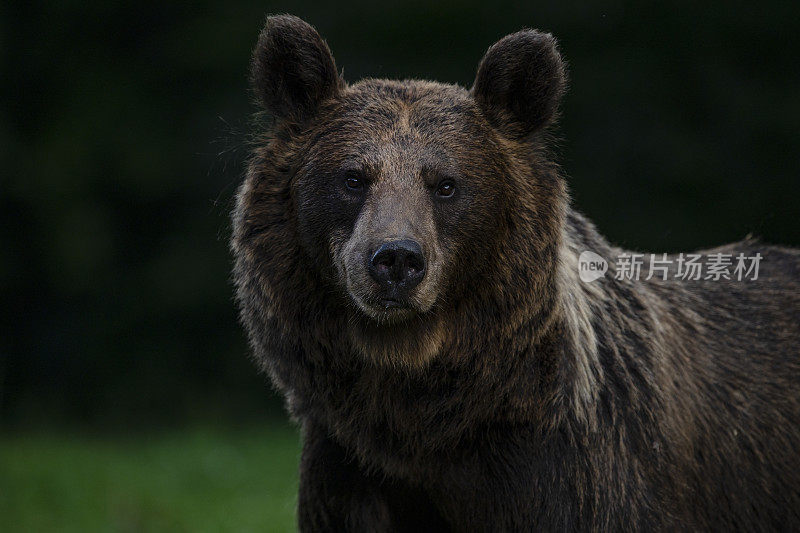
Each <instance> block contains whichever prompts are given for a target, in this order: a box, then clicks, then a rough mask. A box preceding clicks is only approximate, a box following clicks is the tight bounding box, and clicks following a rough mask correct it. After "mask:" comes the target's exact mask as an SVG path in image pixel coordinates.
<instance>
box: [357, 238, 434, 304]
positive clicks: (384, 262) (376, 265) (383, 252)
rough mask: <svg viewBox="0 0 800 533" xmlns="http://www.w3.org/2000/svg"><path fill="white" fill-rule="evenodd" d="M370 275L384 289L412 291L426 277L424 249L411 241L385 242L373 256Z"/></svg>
mask: <svg viewBox="0 0 800 533" xmlns="http://www.w3.org/2000/svg"><path fill="white" fill-rule="evenodd" d="M369 273H370V275H371V276H372V277H373V279H375V281H377V282H378V283H379V284H380V285H381V286H382V287H384V288H387V287H392V286H393V287H396V288H398V289H402V290H406V291H407V290H411V289H413V288H414V287H416V286H417V285H419V283H420V282H421V281H422V278H423V277H424V276H425V257H424V256H423V255H422V248H421V247H420V245H419V243H417V242H416V241H413V240H410V239H404V240H399V241H390V242H385V243H383V244H382V245H381V246H379V247H378V249H377V250H376V251H375V253H374V254H373V256H372V259H371V260H370V264H369Z"/></svg>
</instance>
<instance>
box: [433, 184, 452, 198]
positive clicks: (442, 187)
mask: <svg viewBox="0 0 800 533" xmlns="http://www.w3.org/2000/svg"><path fill="white" fill-rule="evenodd" d="M455 192H456V184H455V183H453V182H452V181H450V180H444V181H442V182H441V183H439V185H438V186H437V187H436V196H439V197H440V198H450V197H451V196H453V194H454V193H455Z"/></svg>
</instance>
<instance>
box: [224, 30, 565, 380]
mask: <svg viewBox="0 0 800 533" xmlns="http://www.w3.org/2000/svg"><path fill="white" fill-rule="evenodd" d="M252 83H253V88H254V91H255V92H256V94H257V96H258V98H259V100H260V103H261V104H262V106H263V107H264V108H265V110H266V111H267V112H268V113H269V114H271V115H272V116H273V117H274V119H275V125H274V127H273V128H272V130H271V132H270V135H269V137H268V140H267V142H266V144H265V145H263V146H262V147H259V148H258V149H257V150H256V155H257V157H255V158H254V159H253V161H252V162H251V166H250V172H249V174H248V179H247V180H246V182H245V184H244V185H243V187H242V188H241V189H240V192H239V198H238V207H237V213H236V215H235V218H234V239H233V246H234V252H235V253H236V254H237V261H239V262H240V263H241V262H242V261H244V260H247V261H249V262H250V264H252V265H254V266H251V267H247V268H244V267H242V266H240V265H237V269H238V270H239V271H240V272H241V273H240V274H238V276H239V279H237V284H239V286H240V287H243V286H245V285H248V286H253V287H261V289H259V290H260V291H262V292H264V293H265V295H268V298H269V299H270V300H271V303H269V304H264V305H261V304H260V305H261V307H260V309H267V312H268V313H270V314H271V315H273V316H274V314H276V313H277V314H281V313H285V312H286V311H285V310H286V309H289V308H292V306H293V305H294V307H297V308H299V307H300V306H301V304H300V303H299V302H300V301H301V300H302V301H303V302H304V303H303V304H302V305H303V306H305V308H306V310H299V311H297V313H309V312H311V311H309V310H308V309H310V308H309V301H311V300H313V299H314V297H313V295H307V298H306V299H304V298H303V297H302V295H301V294H298V291H303V290H306V289H307V288H308V289H310V287H306V286H305V285H304V283H303V282H301V281H291V280H290V279H289V278H290V277H292V278H293V279H294V278H297V276H295V273H296V272H297V271H298V270H303V271H307V270H313V271H315V272H317V273H318V274H319V275H318V276H316V278H317V279H319V280H324V283H326V284H327V285H328V287H327V288H325V289H324V292H326V293H327V292H333V293H338V294H340V295H341V296H342V297H343V301H345V302H349V304H350V305H346V306H345V307H344V308H343V309H342V313H343V314H346V315H347V316H346V317H345V321H346V323H347V327H348V328H349V336H350V339H351V341H352V344H353V345H354V346H355V348H356V350H357V351H360V352H362V353H363V354H366V355H368V356H369V357H371V358H373V359H380V360H386V359H389V360H391V361H392V362H398V361H400V362H405V363H412V364H418V363H421V362H424V361H427V360H430V358H432V357H434V356H435V355H436V354H437V353H438V352H439V349H440V347H441V346H442V345H443V342H444V340H445V337H446V335H447V334H446V329H447V328H446V324H445V322H446V319H445V318H443V316H444V314H445V312H446V310H448V309H452V308H454V307H455V306H457V305H458V304H457V302H458V301H459V299H463V298H464V295H469V294H474V293H475V292H476V291H477V290H478V289H480V288H481V287H478V286H477V285H476V284H481V285H484V286H485V285H492V284H493V282H495V281H496V285H497V288H493V289H492V290H494V292H495V293H497V294H495V296H496V297H498V298H502V297H503V295H502V293H503V288H502V283H503V282H502V280H501V278H504V279H509V278H512V277H515V278H516V280H517V282H519V279H520V272H521V271H522V270H525V269H527V268H528V267H527V265H524V264H523V265H520V264H517V265H514V264H513V263H514V250H513V248H514V247H515V246H521V244H520V243H519V242H514V240H513V239H511V238H510V237H509V236H508V235H507V234H506V232H511V231H514V228H513V227H511V226H519V225H520V224H522V225H524V226H525V228H526V231H533V232H535V233H537V235H538V236H539V237H537V239H538V240H537V242H536V245H537V246H538V249H539V250H544V249H548V250H551V251H552V248H553V246H555V244H554V242H555V239H554V238H550V236H552V235H555V233H556V232H555V230H554V227H555V225H556V222H557V218H558V217H557V215H555V214H554V213H555V211H556V208H555V207H552V206H549V205H548V204H549V203H551V202H550V200H551V199H552V198H551V197H553V198H554V197H555V196H557V195H558V194H560V193H563V187H561V184H560V183H558V184H557V183H555V181H558V180H554V179H553V178H552V174H553V172H550V174H549V175H548V179H549V181H546V180H544V179H540V176H539V175H538V174H537V172H538V171H537V170H536V168H535V167H536V165H535V164H534V161H536V160H537V157H538V156H537V155H536V154H537V149H538V147H540V146H541V143H540V141H539V136H538V134H539V133H540V132H541V131H543V130H544V129H545V128H546V127H547V126H548V125H549V124H550V123H551V122H552V121H553V118H554V116H555V114H556V110H557V106H558V102H559V99H560V97H561V94H562V92H563V90H564V85H565V74H564V67H563V64H562V62H561V59H560V56H559V54H558V52H557V50H556V47H555V41H554V40H553V38H552V37H551V36H550V35H547V34H542V33H539V32H536V31H532V30H527V31H522V32H519V33H516V34H513V35H510V36H508V37H506V38H504V39H502V40H501V41H499V42H498V43H496V44H495V45H494V46H492V47H491V48H490V49H489V51H488V52H487V53H486V55H485V57H484V58H483V60H482V61H481V63H480V65H479V68H478V74H477V77H476V79H475V84H474V86H473V87H472V89H471V90H466V89H464V88H462V87H458V86H455V85H445V84H438V83H432V82H424V81H389V80H365V81H361V82H359V83H356V84H353V85H348V84H346V83H345V82H344V81H343V80H342V79H341V78H340V77H339V74H338V72H337V70H336V66H335V63H334V60H333V57H332V56H331V54H330V51H329V50H328V47H327V45H326V44H325V42H324V41H323V40H322V39H321V38H320V36H319V35H318V34H317V32H316V31H315V30H314V29H313V28H312V27H311V26H309V25H308V24H306V23H305V22H303V21H301V20H300V19H297V18H295V17H292V16H276V17H270V18H269V19H268V21H267V25H266V27H265V28H264V30H263V32H262V33H261V36H260V38H259V43H258V45H257V47H256V49H255V52H254V55H253V64H252ZM517 196H524V199H523V200H522V201H521V202H518V201H517V198H516V197H517ZM520 203H522V204H524V205H525V208H524V210H520V209H519V208H518V206H519V204H520ZM559 205H560V203H559ZM512 212H513V216H512V215H511V213H512ZM514 217H516V219H523V220H513V219H514ZM517 229H518V228H517ZM258 234H260V239H261V244H257V240H258V239H255V236H256V235H258ZM282 241H286V242H282ZM549 241H553V242H549ZM522 245H524V246H528V244H527V243H526V244H522ZM294 246H296V247H297V248H298V249H299V250H300V252H299V253H298V254H294V252H290V251H289V250H291V249H292V247H294ZM552 255H553V254H552V253H549V255H547V257H552ZM526 257H530V255H529V254H528V255H527V256H526ZM542 257H543V258H544V255H543V256H542ZM527 262H529V261H527ZM517 263H519V261H517ZM545 264H546V263H545V262H544V260H543V262H542V265H545ZM543 268H544V267H543ZM253 269H261V270H265V271H267V273H266V274H265V273H263V272H262V273H261V274H259V272H253ZM514 269H516V270H514ZM262 274H263V276H262ZM243 278H244V279H243ZM250 278H254V279H250ZM255 278H259V279H255ZM262 278H263V279H262ZM278 278H280V279H278ZM264 279H267V280H268V281H264ZM297 279H299V278H297ZM249 282H250V283H249ZM484 288H485V287H484ZM326 289H333V291H328V290H326ZM487 290H488V289H487ZM292 291H294V294H287V295H284V297H283V299H284V300H285V301H278V300H276V295H277V294H283V293H284V292H286V293H288V292H292ZM517 292H518V291H517ZM293 297H296V300H297V302H292V301H291V299H292V298H293ZM240 301H243V302H245V304H246V305H253V304H252V303H249V302H252V301H253V297H252V295H242V294H240ZM500 305H501V306H505V307H508V306H506V305H505V304H502V303H501V304H500ZM281 307H283V309H284V310H283V311H282V310H281V309H280V308H281ZM263 312H264V311H258V313H263ZM320 312H321V311H320ZM258 313H256V312H255V310H254V312H253V314H254V315H258ZM252 327H253V326H250V328H251V329H252Z"/></svg>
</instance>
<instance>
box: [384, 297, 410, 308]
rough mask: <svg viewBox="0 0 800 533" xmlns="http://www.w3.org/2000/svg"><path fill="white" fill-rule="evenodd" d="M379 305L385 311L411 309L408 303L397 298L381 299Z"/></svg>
mask: <svg viewBox="0 0 800 533" xmlns="http://www.w3.org/2000/svg"><path fill="white" fill-rule="evenodd" d="M379 303H380V305H382V306H383V308H384V309H407V308H409V307H410V306H409V305H408V304H407V303H405V302H403V301H401V300H399V299H397V298H381V299H380V301H379Z"/></svg>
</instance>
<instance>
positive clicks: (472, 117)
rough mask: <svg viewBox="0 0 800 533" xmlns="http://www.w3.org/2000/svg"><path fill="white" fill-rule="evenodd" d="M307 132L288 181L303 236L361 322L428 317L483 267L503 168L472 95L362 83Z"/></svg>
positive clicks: (412, 85)
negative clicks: (457, 281) (457, 282)
mask: <svg viewBox="0 0 800 533" xmlns="http://www.w3.org/2000/svg"><path fill="white" fill-rule="evenodd" d="M310 137H311V138H312V139H313V144H312V145H311V146H309V148H308V150H307V153H306V155H305V157H304V158H303V161H302V163H301V164H300V165H299V167H298V170H297V173H296V174H295V178H294V180H293V183H292V187H293V197H294V198H295V199H296V204H297V206H296V209H297V217H298V229H299V232H300V234H301V241H302V243H303V245H304V247H305V248H306V252H307V253H308V255H309V256H310V257H314V258H318V259H319V265H318V266H320V267H322V266H324V265H325V264H331V265H333V267H334V269H335V272H336V275H335V277H336V282H337V283H338V284H339V286H340V288H341V289H343V290H344V291H345V292H346V293H347V295H348V297H349V298H350V299H351V300H352V302H353V303H354V304H355V306H356V307H357V308H358V309H359V310H360V311H361V312H362V313H363V314H364V315H365V317H367V318H369V319H372V320H375V321H378V322H381V323H389V324H391V323H396V322H398V321H403V320H408V319H411V318H414V317H416V316H417V315H419V314H421V313H426V312H428V311H430V310H431V308H432V307H433V306H434V305H436V304H437V302H438V301H440V300H441V299H446V298H447V291H448V285H449V284H450V283H452V282H454V279H453V275H452V273H454V272H456V271H459V275H460V276H462V277H468V276H469V274H470V273H471V271H473V270H474V269H476V268H478V267H479V266H480V263H481V255H482V253H485V252H486V250H485V248H486V246H485V245H487V244H490V242H491V241H492V240H493V239H495V238H496V236H494V235H493V231H492V229H493V228H494V227H495V226H496V220H497V217H498V216H499V214H500V209H501V204H500V202H499V199H500V198H502V197H504V196H505V194H506V192H505V190H504V185H505V181H504V180H503V179H502V178H501V177H502V176H503V174H504V169H505V168H506V162H505V161H504V158H503V157H502V154H503V152H502V150H499V149H498V148H497V147H493V145H496V144H497V143H498V141H497V139H496V134H495V133H494V131H493V129H492V128H491V126H489V124H488V123H487V122H486V120H485V119H483V117H482V116H481V114H480V111H479V110H478V108H477V106H476V104H475V101H474V100H473V99H472V98H471V97H470V95H469V94H468V93H467V91H465V90H463V89H461V88H458V87H452V86H445V85H438V84H433V83H426V82H406V83H398V82H389V81H368V82H362V83H360V84H356V85H354V86H352V87H348V88H346V89H344V90H343V91H342V93H341V95H340V97H339V98H338V100H337V102H336V104H335V105H334V106H332V108H331V109H330V110H328V112H327V113H326V119H325V121H324V123H322V124H319V125H318V126H317V127H315V128H314V131H313V133H312V134H311V135H310ZM498 154H499V155H498ZM326 255H327V257H325V256H326Z"/></svg>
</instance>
